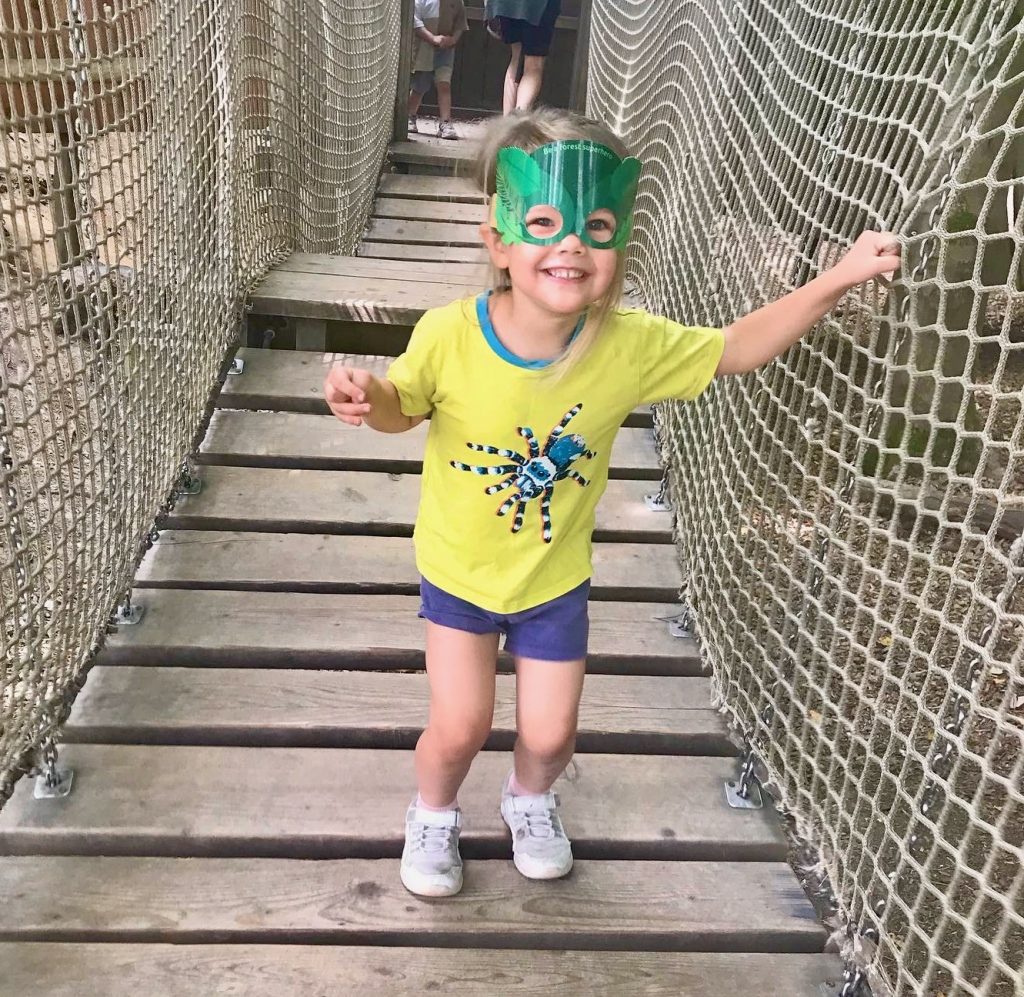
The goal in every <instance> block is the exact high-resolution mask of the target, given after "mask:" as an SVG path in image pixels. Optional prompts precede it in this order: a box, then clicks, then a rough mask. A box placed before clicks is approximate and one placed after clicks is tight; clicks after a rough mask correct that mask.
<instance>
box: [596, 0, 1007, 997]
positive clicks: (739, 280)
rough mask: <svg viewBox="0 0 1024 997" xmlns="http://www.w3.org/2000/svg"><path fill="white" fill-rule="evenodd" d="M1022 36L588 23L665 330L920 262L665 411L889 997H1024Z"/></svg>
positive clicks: (737, 665)
mask: <svg viewBox="0 0 1024 997" xmlns="http://www.w3.org/2000/svg"><path fill="white" fill-rule="evenodd" d="M1021 14H1022V11H1021V8H1020V7H1017V8H1016V9H1014V7H1013V6H1012V5H1010V4H1006V3H999V2H994V3H992V4H970V3H961V2H959V0H928V2H919V0H914V2H909V0H861V2H859V3H850V2H846V0H799V2H791V0H742V2H738V3H733V2H723V0H693V2H687V3H678V2H675V0H595V3H594V12H593V38H592V48H591V63H590V97H589V100H590V110H591V113H593V114H595V115H597V116H599V117H601V118H603V119H605V120H608V121H609V122H610V123H611V124H613V125H614V126H615V127H616V128H617V129H618V130H619V131H620V132H621V133H622V134H623V135H624V136H625V137H626V138H627V140H628V141H629V142H630V144H631V145H632V146H633V148H634V149H635V150H636V152H637V154H638V155H639V156H640V157H641V158H642V159H644V160H645V161H646V163H647V164H648V166H647V174H646V179H645V180H644V181H643V186H642V189H641V195H640V198H639V200H638V206H637V226H636V247H635V250H634V254H633V257H632V261H631V276H632V279H633V280H634V281H635V283H636V284H637V285H638V287H639V289H640V290H641V291H642V292H643V294H644V295H645V297H646V299H647V300H648V302H649V303H650V304H651V306H652V307H653V308H654V309H655V310H663V311H664V312H665V313H666V314H669V315H672V316H676V317H680V318H683V319H685V320H687V321H693V322H701V323H706V324H722V323H727V322H728V321H730V320H731V319H733V318H735V317H738V316H739V315H740V314H743V313H744V312H746V311H748V310H749V309H751V308H753V307H756V306H757V305H759V304H762V303H764V302H766V301H768V300H771V299H773V298H776V297H778V296H779V295H780V294H782V293H783V292H785V291H787V290H789V289H792V288H793V287H794V286H796V285H798V284H800V283H803V282H805V281H806V280H807V279H808V278H810V277H813V276H814V275H815V274H816V273H818V272H819V271H821V270H822V269H823V268H824V267H827V266H828V265H829V264H830V263H831V262H834V260H835V259H836V258H837V255H838V254H839V253H840V252H841V251H842V250H843V249H844V248H846V247H847V246H849V245H850V243H851V242H852V240H853V239H854V238H855V236H856V235H857V234H858V233H859V232H860V231H862V230H864V229H866V228H873V229H890V230H893V231H895V232H897V233H899V235H900V236H901V240H902V242H903V246H904V250H903V252H904V263H903V268H902V272H901V273H900V274H899V275H898V277H897V280H896V281H895V282H894V283H892V284H891V285H890V286H883V285H878V286H872V287H871V288H869V289H865V290H863V291H862V292H859V293H857V294H850V295H847V296H846V297H845V298H844V299H843V301H841V302H840V305H839V307H838V308H837V309H836V310H835V311H834V312H833V313H832V314H831V315H830V316H829V317H828V318H827V320H826V321H824V322H822V323H821V324H820V326H819V327H818V328H817V329H816V330H815V331H814V333H813V334H812V335H811V336H809V337H807V338H806V339H805V340H804V341H803V342H802V343H801V344H799V345H798V346H797V347H795V348H794V349H793V350H792V351H791V352H790V353H789V354H788V355H787V356H786V357H785V358H783V359H782V360H780V361H778V362H776V363H774V364H772V365H771V366H769V367H768V368H766V369H764V370H762V371H759V372H757V373H756V374H753V375H749V376H747V377H745V378H742V379H729V380H728V381H727V382H723V383H720V384H719V385H717V386H716V387H715V388H714V389H713V390H712V391H711V392H710V393H709V394H708V395H707V396H706V397H705V398H704V399H703V400H702V401H701V402H699V403H698V404H695V405H687V406H665V407H663V410H662V411H660V412H659V430H660V436H661V438H662V442H663V450H664V456H665V457H666V460H667V462H668V463H669V465H670V476H669V485H670V487H669V492H670V495H671V496H672V499H673V505H674V509H675V516H676V532H677V538H678V542H679V549H680V555H681V559H682V562H683V566H684V572H685V577H686V579H687V583H686V598H687V602H688V605H689V607H690V609H691V611H692V612H693V614H694V617H695V619H696V623H697V629H698V633H699V636H700V638H701V640H702V644H703V650H704V653H705V655H706V658H707V660H708V661H709V663H710V665H711V666H712V667H713V670H714V676H715V685H716V688H717V691H718V694H719V697H720V701H721V703H722V704H723V707H724V709H725V711H726V713H727V714H728V716H729V717H730V719H731V720H732V721H733V722H734V723H735V726H736V728H737V730H738V731H739V732H740V733H741V734H742V735H743V736H744V737H745V738H746V739H748V741H749V743H750V745H751V747H752V748H753V749H754V754H755V756H756V758H757V759H758V763H759V765H760V766H761V768H762V775H763V776H764V778H765V779H766V780H769V785H770V786H772V787H773V789H774V791H775V793H776V794H777V796H778V798H779V800H780V801H781V804H782V806H783V807H784V808H785V809H786V810H787V811H788V812H789V814H791V815H792V817H793V818H794V823H795V827H796V829H797V832H798V836H800V837H803V839H804V840H805V841H809V842H810V843H811V844H813V846H814V847H815V850H820V853H821V854H822V856H823V859H822V863H823V871H824V873H825V874H826V879H825V886H826V887H827V889H828V891H829V892H830V894H831V896H832V898H833V900H832V903H833V905H834V907H835V910H834V917H835V920H836V923H837V924H839V925H840V926H842V927H843V928H844V929H845V931H846V933H847V934H848V935H849V936H850V939H851V941H850V944H849V945H848V951H851V952H852V954H853V956H854V958H855V959H856V960H857V962H858V963H859V965H860V967H861V968H862V970H864V972H865V973H866V975H867V976H868V978H869V979H870V981H871V983H872V984H873V986H874V988H875V993H876V994H883V993H887V992H889V993H893V994H896V995H900V997H909V995H921V994H923V995H930V997H940V995H942V997H952V995H954V994H956V995H961V994H971V995H978V997H981V995H985V997H995V995H999V997H1010V995H1011V994H1021V993H1024V863H1022V859H1024V850H1022V843H1024V786H1022V776H1024V748H1022V745H1024V677H1022V674H1021V671H1022V669H1021V666H1022V663H1024V650H1022V648H1024V583H1022V576H1024V541H1022V539H1021V533H1022V529H1021V527H1022V524H1024V416H1022V399H1024V394H1022V389H1024V295H1022V293H1021V272H1022V256H1021V253H1022V246H1024V228H1022V225H1024V221H1022V219H1024V28H1022V25H1021ZM819 871H820V870H819ZM824 892H825V891H824V890H823V891H822V897H824ZM848 982H850V981H848Z"/></svg>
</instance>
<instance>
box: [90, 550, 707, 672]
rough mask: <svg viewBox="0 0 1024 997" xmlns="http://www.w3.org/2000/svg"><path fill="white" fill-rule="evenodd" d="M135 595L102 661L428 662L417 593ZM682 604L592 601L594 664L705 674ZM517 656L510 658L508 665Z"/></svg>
mask: <svg viewBox="0 0 1024 997" xmlns="http://www.w3.org/2000/svg"><path fill="white" fill-rule="evenodd" d="M201 539H206V540H210V539H211V537H210V536H209V535H207V536H205V537H203V538H201ZM160 543H164V540H163V539H161V541H160ZM157 546H160V544H157ZM216 548H217V545H209V544H208V545H207V546H206V548H205V549H206V550H208V551H210V552H212V551H214V550H216ZM148 562H149V559H148V558H147V562H146V565H144V567H145V569H146V570H147V571H149V570H150V569H149V567H148ZM207 570H209V569H207ZM134 601H136V602H137V603H139V604H140V605H142V606H143V607H144V608H145V610H146V615H145V617H144V619H143V621H142V623H141V624H140V625H137V626H131V627H118V628H117V632H116V633H113V634H110V635H109V636H108V637H107V640H106V644H105V645H104V648H103V650H102V651H101V652H100V655H99V658H98V663H99V664H108V665H181V666H185V665H187V666H197V667H215V666H222V667H241V668H325V669H342V668H345V669H382V668H387V669H397V668H422V667H423V622H422V621H421V620H420V619H418V618H417V615H416V614H417V612H418V611H419V599H417V598H415V597H414V596H400V595H315V594H306V593H291V592H238V591H234V592H232V591H209V592H205V591H189V590H188V589H150V590H148V591H141V590H136V592H135V597H134ZM674 611H675V607H674V606H670V605H665V604H664V603H660V604H659V603H636V602H593V603H591V605H590V654H589V657H588V659H587V670H588V672H590V673H592V674H598V673H612V672H621V673H625V674H630V675H699V674H701V661H700V654H699V652H698V650H697V647H696V645H695V644H694V642H693V641H692V640H689V639H684V638H678V637H671V636H670V635H669V632H668V626H667V624H666V623H665V622H663V621H662V620H660V619H656V617H664V616H668V615H670V614H672V613H673V612H674ZM508 664H509V661H508V659H507V658H504V657H503V659H502V667H503V668H505V669H507V668H508Z"/></svg>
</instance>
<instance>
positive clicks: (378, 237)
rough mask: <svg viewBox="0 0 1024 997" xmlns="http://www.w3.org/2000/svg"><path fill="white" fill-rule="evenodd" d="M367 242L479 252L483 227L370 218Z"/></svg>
mask: <svg viewBox="0 0 1024 997" xmlns="http://www.w3.org/2000/svg"><path fill="white" fill-rule="evenodd" d="M364 238H365V239H368V240H370V241H372V242H400V243H403V244H406V245H409V244H412V243H427V244H428V245H431V246H461V247H465V248H468V249H478V248H480V247H481V246H482V243H481V241H480V225H479V222H478V223H476V224H463V223H461V222H422V221H411V222H407V221H401V220H396V219H393V218H371V219H370V221H369V223H368V224H367V226H366V234H365V236H364Z"/></svg>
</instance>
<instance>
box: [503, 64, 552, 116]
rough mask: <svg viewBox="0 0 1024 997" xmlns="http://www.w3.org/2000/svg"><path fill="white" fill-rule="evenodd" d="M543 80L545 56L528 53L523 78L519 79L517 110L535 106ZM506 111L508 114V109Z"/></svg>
mask: <svg viewBox="0 0 1024 997" xmlns="http://www.w3.org/2000/svg"><path fill="white" fill-rule="evenodd" d="M543 82H544V56H542V55H528V56H527V57H526V62H525V64H524V67H523V78H522V79H521V80H520V81H519V89H518V90H517V91H516V101H515V107H516V109H517V110H519V111H528V110H529V109H530V108H531V107H533V104H534V101H535V100H536V99H537V97H538V95H539V94H540V87H541V84H542V83H543ZM506 92H507V90H506ZM505 113H506V114H507V113H508V111H506V112H505Z"/></svg>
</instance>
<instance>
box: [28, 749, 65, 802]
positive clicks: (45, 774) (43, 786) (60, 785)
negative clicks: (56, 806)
mask: <svg viewBox="0 0 1024 997" xmlns="http://www.w3.org/2000/svg"><path fill="white" fill-rule="evenodd" d="M42 755H43V771H42V772H40V774H39V775H38V776H37V777H36V784H35V788H34V790H33V793H32V795H33V796H34V797H35V798H36V799H37V800H57V799H61V798H62V797H65V796H67V795H68V794H69V793H70V792H71V783H72V782H73V781H74V778H75V772H74V769H69V768H63V769H59V768H57V746H56V744H54V742H53V737H52V736H50V737H47V739H46V741H45V742H44V743H43V749H42Z"/></svg>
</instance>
